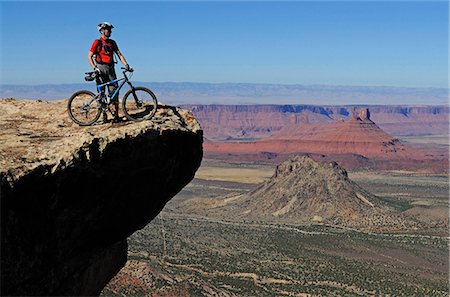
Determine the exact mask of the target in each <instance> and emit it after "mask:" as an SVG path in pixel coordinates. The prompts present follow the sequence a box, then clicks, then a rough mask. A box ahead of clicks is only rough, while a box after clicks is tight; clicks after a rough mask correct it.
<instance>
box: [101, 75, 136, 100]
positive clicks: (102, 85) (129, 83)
mask: <svg viewBox="0 0 450 297" xmlns="http://www.w3.org/2000/svg"><path fill="white" fill-rule="evenodd" d="M122 73H123V77H122V78H118V79H114V80H111V81H108V82H106V83H103V84H99V85H97V93H98V94H99V95H101V96H102V97H103V96H104V95H105V92H102V88H103V87H106V86H109V85H112V84H115V83H117V82H119V81H123V82H122V83H121V84H120V85H119V86H118V87H117V88H116V90H115V91H114V93H113V94H112V95H111V96H110V97H111V98H114V96H116V94H117V93H118V92H119V91H120V89H122V87H123V85H124V84H125V83H128V85H129V86H130V88H131V89H133V85H132V84H131V82H130V81H129V80H128V76H127V75H126V74H125V71H122ZM133 93H134V92H133ZM100 99H103V98H100ZM117 99H118V98H117Z"/></svg>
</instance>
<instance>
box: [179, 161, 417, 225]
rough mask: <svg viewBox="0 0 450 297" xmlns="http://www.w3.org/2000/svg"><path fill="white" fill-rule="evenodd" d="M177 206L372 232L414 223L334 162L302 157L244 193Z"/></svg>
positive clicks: (238, 216)
mask: <svg viewBox="0 0 450 297" xmlns="http://www.w3.org/2000/svg"><path fill="white" fill-rule="evenodd" d="M182 207H183V210H187V211H190V212H192V213H198V214H199V215H200V214H204V213H208V216H216V217H221V218H226V219H233V218H235V219H239V220H242V219H244V220H254V221H260V220H263V221H273V222H277V223H280V222H285V223H292V224H305V223H306V224H311V223H325V224H332V225H339V226H345V227H355V228H360V229H365V230H377V231H380V230H384V229H385V228H388V229H389V230H391V231H392V230H400V229H402V230H404V231H406V230H411V229H408V228H415V227H417V226H418V225H417V223H416V222H413V221H411V220H408V219H405V218H404V217H403V216H402V215H401V214H400V213H398V212H397V211H396V206H394V205H390V204H388V203H386V202H384V201H383V200H382V199H380V198H379V197H377V196H375V195H373V194H371V193H369V192H368V191H366V190H365V189H363V188H361V187H360V186H359V185H358V184H356V183H355V182H353V181H352V180H350V179H349V178H348V175H347V171H346V170H345V169H343V168H342V167H340V166H339V165H338V164H337V163H335V162H316V161H314V160H313V159H311V158H310V157H308V156H292V157H290V158H288V159H287V160H285V161H284V162H282V163H281V164H279V165H278V166H277V167H276V170H275V173H274V174H273V176H272V177H271V178H270V179H268V180H267V181H266V182H264V183H262V184H260V185H259V186H258V187H257V188H255V189H254V190H252V191H250V192H249V193H244V194H240V195H229V196H227V197H223V198H220V199H214V200H212V201H205V199H191V200H190V201H187V202H185V203H184V205H183V206H182Z"/></svg>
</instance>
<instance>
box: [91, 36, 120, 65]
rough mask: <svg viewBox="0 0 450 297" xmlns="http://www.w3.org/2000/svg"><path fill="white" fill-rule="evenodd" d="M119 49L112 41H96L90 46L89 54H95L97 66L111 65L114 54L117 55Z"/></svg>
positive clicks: (101, 39)
mask: <svg viewBox="0 0 450 297" xmlns="http://www.w3.org/2000/svg"><path fill="white" fill-rule="evenodd" d="M118 50H119V48H118V47H117V43H116V42H115V41H114V40H112V39H103V37H101V38H100V39H96V40H95V41H94V42H93V43H92V46H91V52H93V53H94V54H95V61H96V62H97V63H99V64H113V63H114V59H113V55H114V53H117V51H118Z"/></svg>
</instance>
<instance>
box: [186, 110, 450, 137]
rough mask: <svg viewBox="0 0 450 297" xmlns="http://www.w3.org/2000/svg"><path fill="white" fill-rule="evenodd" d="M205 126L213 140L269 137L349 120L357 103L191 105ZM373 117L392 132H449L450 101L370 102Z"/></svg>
mask: <svg viewBox="0 0 450 297" xmlns="http://www.w3.org/2000/svg"><path fill="white" fill-rule="evenodd" d="M186 108H187V109H190V110H192V112H193V113H194V115H195V117H196V118H197V119H198V121H199V122H200V123H201V124H202V126H203V127H204V133H205V137H206V138H208V139H211V140H213V141H222V140H225V139H227V138H233V139H234V138H237V139H239V138H241V139H244V140H245V139H250V138H253V139H255V138H266V137H270V136H273V135H274V134H275V133H277V132H279V131H280V130H281V129H282V128H283V127H285V126H286V125H292V124H319V123H322V124H323V123H328V122H333V121H335V120H340V119H344V120H346V121H347V120H349V119H350V118H351V117H352V114H353V111H354V109H355V106H348V105H347V106H346V105H341V106H330V105H323V106H318V105H190V106H188V105H187V106H186ZM366 108H370V118H371V119H372V120H373V121H374V122H375V123H377V124H378V125H379V126H380V128H381V129H383V130H384V131H386V132H387V133H390V134H393V135H396V136H398V135H423V134H433V135H439V134H441V135H442V134H444V135H448V132H449V119H450V118H449V114H450V107H449V106H448V105H441V106H399V105H370V106H358V109H366Z"/></svg>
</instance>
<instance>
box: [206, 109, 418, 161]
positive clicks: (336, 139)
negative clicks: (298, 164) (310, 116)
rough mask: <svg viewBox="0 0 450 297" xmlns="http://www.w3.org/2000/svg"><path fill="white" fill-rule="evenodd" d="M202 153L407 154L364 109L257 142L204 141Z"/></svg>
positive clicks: (291, 127)
mask: <svg viewBox="0 0 450 297" xmlns="http://www.w3.org/2000/svg"><path fill="white" fill-rule="evenodd" d="M205 151H206V152H208V153H212V154H214V153H225V152H228V153H240V154H245V153H251V152H270V153H276V154H292V153H318V154H358V155H361V156H364V157H370V158H381V159H389V158H399V157H406V156H409V155H410V154H408V152H407V151H406V149H405V147H404V146H403V145H402V144H401V143H400V141H399V140H398V139H397V138H395V137H394V136H392V135H390V134H388V133H386V132H384V131H383V130H382V129H380V127H378V126H377V125H376V124H375V123H374V122H373V121H372V120H371V119H370V112H369V110H368V109H356V110H354V111H353V115H352V117H351V119H350V120H348V121H343V120H340V121H333V122H329V123H324V124H307V125H305V124H301V123H295V124H290V125H286V126H285V127H283V128H282V129H280V130H279V132H277V133H276V134H275V135H274V136H272V137H269V138H265V139H263V140H259V141H246V142H244V141H240V142H235V143H233V142H222V143H213V142H208V143H205Z"/></svg>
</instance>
